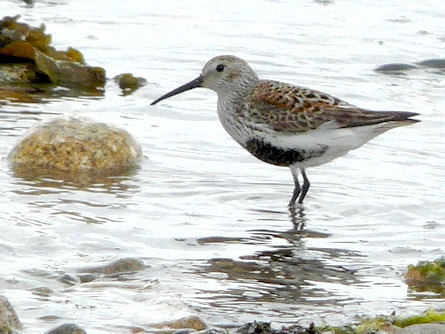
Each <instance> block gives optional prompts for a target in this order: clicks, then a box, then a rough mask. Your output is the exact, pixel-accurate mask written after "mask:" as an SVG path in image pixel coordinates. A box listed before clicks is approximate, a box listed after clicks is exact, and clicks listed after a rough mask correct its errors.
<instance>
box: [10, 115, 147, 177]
mask: <svg viewBox="0 0 445 334" xmlns="http://www.w3.org/2000/svg"><path fill="white" fill-rule="evenodd" d="M141 156H142V153H141V147H140V145H139V144H138V143H137V142H136V140H135V139H134V138H133V137H132V136H131V135H130V134H129V133H128V132H127V131H125V130H123V129H120V128H117V127H115V126H112V125H109V124H105V123H98V122H95V121H93V120H90V119H86V118H74V117H68V118H66V117H62V118H57V119H54V120H52V121H49V122H46V123H40V124H37V125H36V126H34V127H32V128H31V129H30V130H29V131H28V132H27V133H26V134H25V135H24V136H23V137H22V138H21V140H20V141H19V142H18V143H17V144H16V145H15V147H14V148H13V149H12V150H11V152H10V154H9V155H8V160H9V161H10V163H11V165H12V167H13V169H14V170H15V171H17V172H19V175H20V174H24V173H23V169H25V170H32V171H34V173H35V172H36V171H37V172H38V171H40V170H41V171H42V172H44V173H43V174H45V175H48V174H49V175H52V174H53V173H57V172H63V174H79V173H88V174H94V175H116V174H121V173H125V172H127V171H129V170H132V169H134V168H135V167H136V166H137V165H138V163H139V161H140V159H141Z"/></svg>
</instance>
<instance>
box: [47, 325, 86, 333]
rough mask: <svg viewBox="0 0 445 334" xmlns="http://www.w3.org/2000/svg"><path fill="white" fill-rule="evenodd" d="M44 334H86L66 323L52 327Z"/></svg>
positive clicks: (76, 326) (75, 326)
mask: <svg viewBox="0 0 445 334" xmlns="http://www.w3.org/2000/svg"><path fill="white" fill-rule="evenodd" d="M44 334H87V332H86V331H85V330H84V329H83V328H81V327H79V326H78V325H76V324H71V323H66V324H62V325H59V326H57V327H54V328H53V329H50V330H48V331H46V332H45V333H44Z"/></svg>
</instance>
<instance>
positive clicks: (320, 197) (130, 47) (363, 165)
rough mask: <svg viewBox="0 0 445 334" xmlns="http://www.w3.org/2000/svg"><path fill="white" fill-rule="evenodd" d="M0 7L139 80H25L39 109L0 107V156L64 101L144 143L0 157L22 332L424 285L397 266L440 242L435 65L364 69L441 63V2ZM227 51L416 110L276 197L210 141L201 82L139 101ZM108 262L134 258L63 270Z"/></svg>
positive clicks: (295, 306) (285, 75) (256, 169)
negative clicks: (166, 96)
mask: <svg viewBox="0 0 445 334" xmlns="http://www.w3.org/2000/svg"><path fill="white" fill-rule="evenodd" d="M328 3H329V6H325V4H328ZM54 6H57V12H55V11H54V8H55V7H54ZM116 8H118V9H119V10H117V9H116ZM382 9H384V10H382ZM0 12H1V13H4V15H15V14H17V13H20V14H22V18H23V20H24V21H26V22H29V23H30V24H33V25H40V24H41V23H45V24H46V26H47V31H48V32H50V33H52V34H53V44H54V45H55V46H56V47H58V48H60V49H64V48H66V45H72V46H74V47H77V48H79V49H80V50H82V52H84V54H85V57H86V58H87V59H89V60H91V63H95V64H99V65H100V66H103V67H104V68H106V69H107V73H108V75H109V76H110V77H113V76H114V75H115V74H117V73H124V72H133V73H134V74H135V75H137V76H142V77H145V78H147V80H148V82H149V83H148V84H147V86H145V87H143V88H141V89H139V90H137V91H135V92H134V93H133V94H131V95H126V96H124V95H123V94H122V92H121V90H120V89H119V87H118V86H117V85H116V84H115V83H111V82H110V83H108V84H107V86H106V89H105V91H99V92H93V93H91V94H90V93H89V92H87V93H85V92H73V91H71V90H69V91H68V90H65V89H62V88H58V87H38V88H37V90H36V91H33V92H31V94H32V96H35V97H37V98H39V99H41V100H40V102H39V103H25V102H21V103H11V102H5V101H3V102H0V108H1V109H0V120H1V121H2V124H1V125H0V128H1V131H0V136H1V141H0V143H1V144H0V154H1V156H2V157H6V156H7V154H8V153H9V150H10V149H11V147H12V146H13V145H14V144H15V143H16V141H17V139H18V137H20V136H21V135H22V134H23V133H24V132H25V131H26V130H27V129H29V128H30V127H31V126H33V125H35V124H36V123H38V122H41V121H46V120H48V119H50V118H51V117H53V116H54V115H73V114H74V115H76V116H88V117H91V118H94V119H97V120H99V121H108V122H111V123H113V124H116V125H118V126H120V127H122V128H125V129H126V130H128V131H129V132H130V133H131V134H132V135H133V136H134V137H135V138H137V140H138V141H139V142H140V143H141V146H142V148H143V151H144V154H145V155H146V156H147V157H148V159H145V160H144V161H143V162H142V164H141V166H140V168H139V169H138V170H135V171H133V172H132V173H129V174H128V175H122V176H119V177H115V176H111V177H98V176H94V177H91V176H79V175H78V176H75V177H67V176H66V175H54V174H53V173H44V171H42V170H39V172H38V173H31V172H29V171H26V172H25V171H23V172H21V171H18V172H17V173H15V174H14V172H12V170H10V168H9V167H8V165H7V164H6V162H5V161H2V162H1V164H0V185H1V188H2V196H1V197H0V229H1V232H2V237H1V238H0V255H1V265H0V294H4V295H6V296H7V297H8V298H9V299H10V300H11V302H12V303H13V305H14V306H15V307H16V309H17V310H18V313H19V316H20V318H21V320H22V321H23V322H24V324H25V328H26V332H27V333H31V334H32V333H39V334H41V333H42V332H43V330H44V329H45V330H46V329H48V328H51V327H54V326H55V325H56V324H58V323H61V322H75V323H78V324H79V325H81V326H82V327H84V328H85V329H87V331H88V332H90V331H92V332H94V333H122V332H125V333H127V332H131V331H136V330H139V331H146V332H150V330H149V328H151V327H150V323H154V322H156V321H164V320H165V321H166V320H171V317H173V315H177V316H178V317H179V316H182V315H184V316H185V315H189V314H190V313H197V314H198V315H199V316H200V317H202V318H203V319H205V320H206V321H207V322H208V323H209V324H211V325H228V326H229V325H231V326H234V325H239V324H241V323H242V322H248V321H252V320H255V319H256V320H264V321H274V323H275V324H276V325H277V326H278V325H279V324H288V323H295V322H301V323H304V324H305V325H307V323H308V320H311V321H316V322H317V321H318V322H319V321H328V322H347V321H350V320H351V318H353V317H354V316H355V315H356V314H363V315H367V316H371V315H373V314H375V313H382V312H383V313H385V312H386V311H388V313H390V312H392V311H393V310H396V311H397V313H399V314H403V313H404V312H413V311H416V310H424V309H425V308H428V307H435V306H437V302H438V300H440V298H443V291H436V292H422V291H420V290H418V291H413V290H410V289H408V287H407V285H406V284H405V282H404V281H403V278H402V277H403V272H404V270H405V268H406V266H407V265H408V264H410V263H417V262H418V261H419V260H432V259H434V258H437V257H439V256H441V255H443V252H444V248H443V240H444V238H445V220H444V219H445V211H444V210H445V209H444V208H445V205H444V204H445V203H444V198H445V196H444V195H445V194H444V188H443V184H445V173H444V172H443V152H444V147H443V138H442V137H443V129H444V126H445V123H444V121H443V117H444V111H443V108H442V106H443V105H445V101H444V94H443V91H444V89H445V86H444V82H443V80H441V79H442V77H443V75H438V74H437V73H433V71H432V70H428V71H426V70H414V71H410V72H409V74H408V75H405V76H386V75H382V74H380V73H376V72H374V71H373V69H374V68H376V67H378V66H379V65H382V64H388V63H414V62H416V61H418V60H420V59H432V58H437V57H442V56H443V54H441V53H442V49H443V43H444V42H445V40H444V39H443V36H442V35H443V31H442V27H443V19H444V17H445V13H441V12H440V11H438V10H437V8H430V9H428V8H427V7H425V8H423V9H422V11H419V7H418V3H417V2H416V1H414V0H412V1H404V2H403V5H401V4H395V3H393V2H389V1H383V2H379V3H378V4H377V3H375V2H372V1H360V2H354V3H351V2H345V3H342V2H338V1H337V2H334V1H328V2H326V1H306V2H301V3H300V2H299V3H298V4H296V3H295V2H292V1H280V2H276V1H255V3H254V4H253V2H251V1H246V2H237V4H236V6H231V5H230V3H229V4H226V3H225V4H224V6H221V4H219V3H217V2H208V3H207V2H193V3H187V4H185V3H184V4H179V3H178V2H171V1H165V2H162V5H161V4H156V6H151V5H150V4H149V3H147V2H144V1H134V2H129V3H127V4H126V6H124V7H122V5H121V3H120V2H118V1H117V0H111V1H107V2H106V4H105V3H104V1H95V2H90V1H88V2H87V1H86V0H79V1H75V2H69V1H63V2H54V3H52V2H48V1H44V2H34V3H33V4H32V6H29V7H28V6H26V5H25V4H23V3H22V2H20V1H0ZM296 12H298V13H301V15H298V17H297V16H295V13H296ZM363 12H366V13H368V14H369V19H368V20H362V18H363V15H362V13H363ZM91 13H95V15H91ZM401 18H402V19H403V18H406V19H403V20H401ZM419 30H422V31H425V32H426V33H418V31H419ZM388 32H390V33H388ZM197 36H198V37H197ZM123 41H125V43H122V42H123ZM363 50H366V52H364V51H363ZM230 53H232V54H236V55H238V56H240V57H242V58H244V59H246V60H248V61H249V63H250V64H252V66H253V67H254V69H255V70H256V71H257V72H258V73H259V74H260V76H261V77H264V78H269V79H277V80H282V81H286V82H291V83H297V84H298V83H299V84H301V85H303V86H309V87H313V88H316V89H320V90H322V91H326V92H327V93H331V94H333V95H335V96H338V97H340V98H342V99H345V100H347V101H349V102H351V103H354V104H357V105H360V106H363V107H366V108H369V109H377V110H388V109H389V110H407V111H415V112H419V113H421V116H420V119H421V120H422V122H421V123H419V124H416V125H414V126H411V127H409V129H408V128H406V129H396V130H393V131H392V132H391V133H387V134H384V135H382V136H381V137H379V138H377V139H376V140H374V141H372V142H371V143H369V144H367V145H365V146H364V147H362V148H360V149H359V150H356V151H354V152H351V153H350V154H349V155H347V156H345V157H343V158H342V159H339V160H337V161H334V162H332V163H330V164H327V165H325V166H321V167H319V168H314V169H312V170H311V176H312V178H313V180H314V182H313V186H312V188H311V192H310V193H309V195H308V197H307V198H306V203H305V205H304V206H301V207H297V208H292V209H288V208H287V207H286V204H287V202H288V199H289V198H288V197H289V195H290V193H291V191H292V186H293V185H292V181H291V180H290V178H289V174H288V170H287V169H286V170H285V169H280V168H275V167H273V166H267V165H266V164H263V163H261V162H258V161H257V160H255V159H254V158H253V157H251V156H249V154H248V153H247V152H244V151H243V150H242V148H240V147H238V146H237V145H236V143H234V142H233V141H232V140H231V139H230V138H229V136H228V135H227V134H226V133H225V132H224V130H223V129H222V127H221V125H220V124H219V121H218V119H217V116H216V112H215V109H216V102H215V100H216V97H215V95H214V94H213V93H212V92H204V91H199V92H189V93H188V94H186V95H183V96H178V97H175V98H172V99H171V100H169V101H167V102H166V103H165V104H163V105H162V106H159V107H150V106H149V104H150V102H151V101H152V100H153V99H154V97H157V96H160V95H161V93H162V92H166V91H168V90H169V89H170V88H171V87H176V86H178V85H179V84H180V83H182V82H186V81H187V80H189V79H190V78H191V77H193V76H195V75H196V73H197V71H199V70H200V69H201V68H202V65H203V64H204V63H205V62H206V61H207V59H209V58H210V57H213V56H215V55H218V54H230ZM42 172H43V173H42ZM122 257H134V258H138V259H142V260H143V261H144V263H145V264H146V267H144V269H143V270H141V271H138V272H134V273H126V274H122V275H117V276H113V277H108V276H106V275H98V276H95V277H90V278H92V279H93V280H92V281H89V282H87V281H81V280H80V279H79V277H78V275H77V269H78V268H81V267H84V266H88V265H89V264H92V263H97V262H109V261H111V260H114V259H117V258H122ZM76 275H77V276H76Z"/></svg>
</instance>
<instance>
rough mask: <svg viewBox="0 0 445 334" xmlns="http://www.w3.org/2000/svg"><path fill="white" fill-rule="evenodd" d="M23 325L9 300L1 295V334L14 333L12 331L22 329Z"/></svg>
mask: <svg viewBox="0 0 445 334" xmlns="http://www.w3.org/2000/svg"><path fill="white" fill-rule="evenodd" d="M21 328H22V324H21V322H20V320H19V317H18V316H17V313H16V312H15V310H14V308H13V307H12V305H11V303H10V302H9V300H8V299H7V298H6V297H4V296H2V295H0V334H3V333H5V334H6V333H13V332H12V329H21Z"/></svg>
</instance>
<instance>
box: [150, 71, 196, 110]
mask: <svg viewBox="0 0 445 334" xmlns="http://www.w3.org/2000/svg"><path fill="white" fill-rule="evenodd" d="M201 84H202V75H200V76H199V77H197V78H196V79H194V80H192V81H190V82H187V83H186V84H185V85H182V86H180V87H178V88H176V89H173V90H172V91H171V92H169V93H167V94H164V95H162V96H161V97H160V98H158V99H156V100H154V101H153V102H152V103H151V104H150V105H154V104H156V103H158V102H159V101H162V100H164V99H166V98H168V97H171V96H173V95H177V94H180V93H182V92H185V91H188V90H190V89H193V88H197V87H201Z"/></svg>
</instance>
